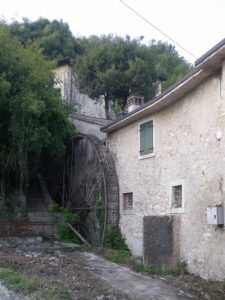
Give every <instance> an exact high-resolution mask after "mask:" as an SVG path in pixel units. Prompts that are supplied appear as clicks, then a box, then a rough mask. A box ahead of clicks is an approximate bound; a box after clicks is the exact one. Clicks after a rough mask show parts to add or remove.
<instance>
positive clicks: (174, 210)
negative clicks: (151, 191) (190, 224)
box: [169, 179, 185, 214]
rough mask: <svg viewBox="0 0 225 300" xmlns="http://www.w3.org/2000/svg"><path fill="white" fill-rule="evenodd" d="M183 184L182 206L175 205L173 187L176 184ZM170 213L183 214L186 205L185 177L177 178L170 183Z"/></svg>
mask: <svg viewBox="0 0 225 300" xmlns="http://www.w3.org/2000/svg"><path fill="white" fill-rule="evenodd" d="M179 185H181V186H182V206H181V207H173V187H175V186H179ZM169 188H170V191H169V195H170V213H171V214H182V213H184V206H185V182H184V179H180V180H176V181H173V182H171V183H170V186H169Z"/></svg>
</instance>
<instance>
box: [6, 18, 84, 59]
mask: <svg viewBox="0 0 225 300" xmlns="http://www.w3.org/2000/svg"><path fill="white" fill-rule="evenodd" d="M10 32H11V33H12V34H13V35H15V36H18V37H19V39H20V41H21V42H22V43H23V45H26V44H27V42H34V41H35V42H36V43H38V44H39V46H40V48H42V49H43V53H44V54H45V55H46V56H47V57H48V58H50V59H59V58H63V57H66V56H69V57H71V58H73V57H74V56H75V55H76V53H80V52H81V46H80V42H79V39H75V37H74V36H73V35H72V33H71V31H70V29H69V25H68V24H67V23H64V22H63V21H62V20H60V21H58V20H53V21H49V20H48V19H45V18H39V19H38V20H37V21H34V22H31V21H29V20H28V19H26V18H24V19H23V22H21V23H19V22H17V21H15V22H13V23H12V24H11V25H10Z"/></svg>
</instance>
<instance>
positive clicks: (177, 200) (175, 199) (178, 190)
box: [172, 185, 182, 208]
mask: <svg viewBox="0 0 225 300" xmlns="http://www.w3.org/2000/svg"><path fill="white" fill-rule="evenodd" d="M172 207H173V208H181V207H182V185H175V186H173V187H172Z"/></svg>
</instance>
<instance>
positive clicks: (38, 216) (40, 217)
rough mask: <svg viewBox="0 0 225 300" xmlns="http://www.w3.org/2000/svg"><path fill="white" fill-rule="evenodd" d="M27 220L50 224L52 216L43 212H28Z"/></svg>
mask: <svg viewBox="0 0 225 300" xmlns="http://www.w3.org/2000/svg"><path fill="white" fill-rule="evenodd" d="M28 218H29V220H30V221H33V222H52V221H53V218H54V216H53V214H51V213H49V212H45V211H40V212H28Z"/></svg>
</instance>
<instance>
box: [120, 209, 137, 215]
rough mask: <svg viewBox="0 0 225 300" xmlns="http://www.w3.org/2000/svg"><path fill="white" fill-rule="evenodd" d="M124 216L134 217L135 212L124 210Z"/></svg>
mask: <svg viewBox="0 0 225 300" xmlns="http://www.w3.org/2000/svg"><path fill="white" fill-rule="evenodd" d="M122 214H123V215H133V214H134V211H133V210H123V211H122Z"/></svg>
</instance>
